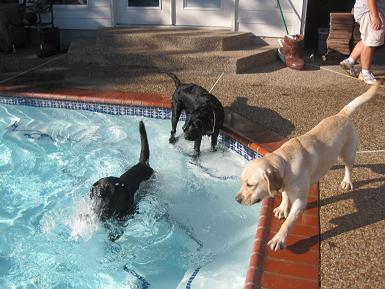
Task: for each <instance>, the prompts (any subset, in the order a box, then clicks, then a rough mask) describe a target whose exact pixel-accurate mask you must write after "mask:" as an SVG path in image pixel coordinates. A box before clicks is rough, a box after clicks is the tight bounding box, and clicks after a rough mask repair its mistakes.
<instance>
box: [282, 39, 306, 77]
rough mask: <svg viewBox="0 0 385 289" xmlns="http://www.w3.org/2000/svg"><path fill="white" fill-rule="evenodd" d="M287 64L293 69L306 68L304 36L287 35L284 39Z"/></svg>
mask: <svg viewBox="0 0 385 289" xmlns="http://www.w3.org/2000/svg"><path fill="white" fill-rule="evenodd" d="M283 53H284V55H285V64H286V65H287V66H288V67H290V68H293V69H298V70H302V69H304V67H305V61H304V60H303V55H304V37H303V35H299V34H298V35H290V36H289V35H285V37H284V39H283Z"/></svg>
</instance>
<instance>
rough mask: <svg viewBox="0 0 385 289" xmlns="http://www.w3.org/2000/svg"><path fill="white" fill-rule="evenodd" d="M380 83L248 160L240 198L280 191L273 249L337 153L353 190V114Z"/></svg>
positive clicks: (244, 202) (249, 200) (249, 201)
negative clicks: (334, 113) (342, 106)
mask: <svg viewBox="0 0 385 289" xmlns="http://www.w3.org/2000/svg"><path fill="white" fill-rule="evenodd" d="M380 85H381V82H380V81H377V82H376V83H375V84H373V85H372V86H371V87H370V88H369V90H368V91H366V92H365V93H364V94H362V95H361V96H359V97H357V98H355V99H354V100H353V101H351V102H350V103H349V104H348V105H346V106H345V107H344V108H343V109H342V110H341V111H340V112H339V113H337V114H336V115H333V116H330V117H328V118H325V119H324V120H322V121H321V122H320V123H319V124H318V125H317V126H315V127H314V128H313V129H311V130H310V131H309V132H307V133H305V134H304V135H301V136H298V137H295V138H292V139H290V140H289V141H287V142H286V143H285V144H283V145H282V146H281V147H280V148H279V149H277V150H276V151H274V152H272V153H270V154H266V155H265V156H264V157H262V158H258V159H255V160H252V161H250V162H249V163H248V164H247V165H246V167H245V168H244V170H243V172H242V175H241V189H240V191H239V193H238V194H237V196H236V200H237V201H238V202H239V203H241V204H242V205H252V204H255V203H258V202H260V201H261V200H262V199H263V198H265V197H274V196H275V194H276V193H277V192H282V202H281V204H280V205H279V206H278V207H277V208H275V209H274V211H273V212H274V214H275V216H276V217H277V218H279V219H281V218H286V220H285V222H284V223H283V224H282V226H281V228H280V229H279V231H278V233H277V234H276V235H275V236H274V237H273V239H271V240H270V241H269V242H268V246H270V248H271V249H272V250H274V251H277V250H278V249H283V248H284V246H285V240H286V237H287V235H288V232H289V230H290V228H291V227H292V226H293V225H294V223H295V221H296V220H297V218H298V217H299V216H300V215H301V214H302V212H303V210H304V209H305V207H306V200H307V192H308V191H309V188H310V186H311V185H312V184H314V183H316V182H317V181H318V180H319V179H320V178H321V177H322V176H323V175H324V174H326V172H327V171H328V170H329V169H330V167H331V166H332V165H333V164H334V163H335V161H336V159H337V157H338V156H339V157H340V158H341V159H342V161H343V162H344V164H345V176H344V179H343V180H342V183H341V186H342V188H344V189H346V190H349V189H352V188H353V184H352V179H351V175H352V168H353V164H354V161H355V155H356V150H357V146H358V136H357V132H356V129H355V128H354V126H353V123H352V120H351V119H350V115H351V114H352V113H353V112H354V110H355V109H356V108H358V107H359V106H360V105H362V104H364V103H365V102H367V101H369V100H370V99H372V98H373V97H374V96H375V94H376V91H377V89H378V87H379V86H380Z"/></svg>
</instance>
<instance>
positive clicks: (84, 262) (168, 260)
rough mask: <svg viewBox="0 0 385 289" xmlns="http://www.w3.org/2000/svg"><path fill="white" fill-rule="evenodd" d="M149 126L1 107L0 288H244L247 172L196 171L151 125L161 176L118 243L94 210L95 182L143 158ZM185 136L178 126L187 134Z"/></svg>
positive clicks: (212, 160) (221, 160)
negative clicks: (240, 196)
mask: <svg viewBox="0 0 385 289" xmlns="http://www.w3.org/2000/svg"><path fill="white" fill-rule="evenodd" d="M141 119H142V118H139V117H132V116H131V117H130V116H113V115H108V114H102V113H96V112H90V111H73V110H66V109H53V108H36V107H29V106H12V105H5V104H4V105H1V104H0V232H1V234H0V288H2V289H8V288H20V289H21V288H39V289H41V288H57V289H59V288H63V289H64V288H103V289H105V288H137V289H140V288H153V289H163V288H164V289H173V288H178V289H180V288H183V289H184V288H205V289H207V288H211V289H220V288H226V289H230V288H242V287H243V283H244V279H245V275H246V272H247V267H248V262H249V255H250V252H251V246H252V243H253V240H254V235H255V229H256V222H257V219H258V214H259V207H258V206H254V207H244V206H240V205H239V204H237V203H236V202H235V200H234V197H235V193H236V192H237V190H238V188H239V175H240V172H241V170H242V167H243V166H244V165H245V163H246V161H245V160H244V159H243V158H242V157H240V156H239V155H237V154H236V153H234V152H231V151H229V150H228V149H226V148H225V147H223V146H219V149H218V151H217V152H215V153H211V152H209V139H205V140H204V142H203V144H202V155H201V157H200V158H199V160H197V161H195V160H193V159H192V158H191V157H190V156H189V154H191V153H192V151H193V144H192V143H190V142H186V141H184V140H183V139H181V140H180V141H179V142H178V143H177V145H176V146H172V145H170V144H169V143H168V137H169V131H170V121H169V120H155V119H149V118H144V119H143V120H144V123H145V125H146V129H147V134H148V138H149V144H150V151H151V156H150V164H151V166H152V168H154V170H155V171H156V173H155V176H154V177H153V178H152V179H151V180H150V181H148V182H147V183H145V184H143V185H142V186H141V188H140V190H139V197H138V199H139V203H138V210H137V213H136V214H135V215H133V216H132V217H130V218H129V219H128V220H127V222H126V223H125V224H124V226H122V225H118V224H114V223H111V224H109V225H110V227H111V228H112V229H119V230H121V229H123V230H124V234H123V235H122V237H121V238H120V239H118V240H117V241H116V242H111V241H110V240H109V238H108V234H109V230H107V229H106V226H105V225H103V224H101V223H99V222H98V220H97V218H96V217H95V216H94V215H93V213H92V211H91V209H90V202H89V199H88V191H89V188H90V186H91V185H92V184H93V183H94V182H95V181H96V180H98V179H99V178H101V177H105V176H119V175H120V174H122V173H123V172H124V171H125V169H126V168H128V167H130V166H131V165H133V164H135V163H136V162H137V160H138V158H139V153H140V152H139V151H140V139H139V132H138V122H139V120H141ZM180 126H181V125H180Z"/></svg>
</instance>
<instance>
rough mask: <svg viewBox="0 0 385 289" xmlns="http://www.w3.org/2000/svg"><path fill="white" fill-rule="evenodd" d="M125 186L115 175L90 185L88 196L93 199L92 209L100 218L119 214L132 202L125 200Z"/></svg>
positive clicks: (104, 218)
mask: <svg viewBox="0 0 385 289" xmlns="http://www.w3.org/2000/svg"><path fill="white" fill-rule="evenodd" d="M128 195H129V194H127V188H126V187H125V185H124V184H123V183H122V182H121V181H120V179H119V178H117V177H106V178H102V179H100V180H99V181H97V182H96V183H94V184H93V185H92V187H91V191H90V197H91V199H92V200H93V202H94V203H93V210H94V212H95V213H96V214H97V215H98V216H99V217H100V218H101V219H102V220H106V219H109V218H112V217H114V216H120V214H121V213H123V212H124V211H126V210H127V207H130V205H131V204H127V203H130V202H131V203H133V201H134V200H133V199H132V200H127V196H128Z"/></svg>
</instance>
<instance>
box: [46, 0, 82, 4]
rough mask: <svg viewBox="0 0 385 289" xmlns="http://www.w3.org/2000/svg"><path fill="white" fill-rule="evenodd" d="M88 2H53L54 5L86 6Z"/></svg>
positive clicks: (70, 0)
mask: <svg viewBox="0 0 385 289" xmlns="http://www.w3.org/2000/svg"><path fill="white" fill-rule="evenodd" d="M87 1H88V0H53V1H52V4H55V5H87Z"/></svg>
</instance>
